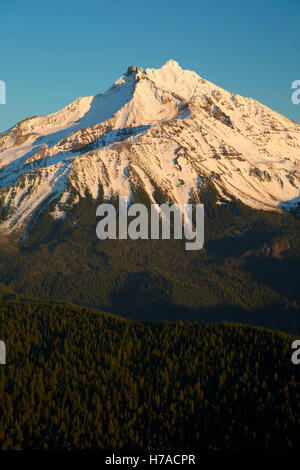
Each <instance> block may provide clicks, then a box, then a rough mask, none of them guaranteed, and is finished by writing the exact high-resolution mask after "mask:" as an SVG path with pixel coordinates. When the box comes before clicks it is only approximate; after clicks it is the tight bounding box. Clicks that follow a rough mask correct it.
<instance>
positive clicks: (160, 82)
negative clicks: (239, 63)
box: [0, 60, 300, 231]
mask: <svg viewBox="0 0 300 470" xmlns="http://www.w3.org/2000/svg"><path fill="white" fill-rule="evenodd" d="M299 170H300V125H299V124H296V123H294V122H293V121H291V120H289V119H287V118H285V117H284V116H281V115H280V114H278V113H276V112H275V111H272V110H271V109H269V108H267V107H266V106H264V105H262V104H260V103H258V102H257V101H255V100H253V99H250V98H244V97H242V96H239V95H237V94H234V93H230V92H228V91H225V90H223V89H221V88H220V87H218V86H216V85H214V84H213V83H210V82H208V81H207V80H205V79H203V78H201V77H199V76H198V75H197V74H196V73H194V72H192V71H189V70H183V69H182V68H181V67H180V66H179V65H178V63H177V62H175V61H174V60H169V61H168V62H166V64H165V65H163V66H162V67H161V68H160V69H153V68H149V69H146V70H144V69H143V68H141V67H136V66H131V67H129V68H128V69H127V71H126V73H124V75H123V76H122V77H120V78H119V79H118V80H117V81H115V83H114V84H113V85H112V86H111V88H109V90H107V91H106V92H105V93H103V94H102V93H101V94H98V95H96V96H89V97H80V98H78V99H77V100H76V101H74V102H73V103H71V104H69V105H68V106H66V107H64V108H62V109H61V110H60V111H58V112H56V113H54V114H50V115H48V116H38V117H32V118H29V119H25V120H24V121H21V122H20V123H18V124H17V125H15V126H14V127H13V128H11V129H10V130H8V131H6V132H4V133H2V134H0V209H1V211H0V214H2V215H0V217H1V218H0V230H5V231H12V230H15V229H22V230H23V229H24V228H25V227H26V226H27V223H28V222H29V221H30V220H32V217H33V216H37V215H38V214H40V213H41V212H42V211H43V210H45V208H46V207H51V208H52V211H51V215H52V217H53V218H54V219H63V218H65V217H67V213H68V208H69V207H70V206H73V205H74V204H76V203H77V202H78V201H79V200H80V199H81V198H84V197H86V196H87V194H89V195H90V196H91V197H92V198H93V199H95V200H96V199H99V201H100V200H101V201H102V200H109V199H111V198H112V197H114V196H118V195H124V196H126V197H127V198H128V199H129V200H133V199H135V197H136V194H137V193H139V194H140V193H141V191H142V192H143V193H144V194H145V195H146V196H147V198H148V200H149V201H151V202H158V199H161V198H165V200H169V201H173V202H177V203H179V204H181V205H182V204H184V203H187V202H189V201H191V200H195V201H199V200H200V202H201V192H202V191H205V188H206V187H207V186H208V185H213V187H214V188H215V190H216V194H217V201H216V202H217V203H218V204H226V203H228V202H230V201H232V200H234V199H239V200H241V201H242V202H243V203H245V204H246V205H248V206H251V207H253V208H257V209H264V210H277V211H279V210H285V209H286V210H287V209H289V208H290V207H293V206H294V205H295V204H297V202H298V201H299V187H300V171H299Z"/></svg>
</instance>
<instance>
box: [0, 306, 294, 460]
mask: <svg viewBox="0 0 300 470" xmlns="http://www.w3.org/2000/svg"><path fill="white" fill-rule="evenodd" d="M0 338H1V339H2V340H5V342H6V349H7V364H6V365H5V366H1V375H0V391H1V409H2V410H3V413H2V416H1V427H0V449H1V450H4V449H44V450H46V449H91V448H94V449H99V448H100V449H116V450H117V449H122V448H127V449H142V450H147V449H149V450H154V449H155V450H159V451H160V452H162V451H167V450H173V451H177V452H178V451H179V450H180V449H183V450H184V451H185V452H187V451H188V450H190V449H193V450H195V449H197V451H199V452H200V451H203V450H208V449H219V450H228V449H229V450H237V449H252V450H255V449H267V450H290V449H294V450H297V449H299V445H300V407H299V403H300V400H299V398H300V389H299V384H300V377H299V374H300V368H299V366H298V367H297V366H294V365H293V364H292V362H291V343H292V341H293V339H294V338H293V337H292V336H288V335H284V334H281V333H275V332H272V331H270V330H265V329H262V328H252V327H248V326H241V325H234V324H228V323H226V324H221V325H200V324H199V323H183V322H180V323H165V324H156V325H149V324H143V323H139V322H137V323H135V322H131V321H125V320H123V319H120V318H119V319H118V318H117V317H114V316H112V315H107V314H103V313H102V312H99V311H96V310H91V309H86V308H83V309H82V308H78V307H72V306H70V305H55V304H38V303H31V304H29V303H27V304H12V303H4V304H0Z"/></svg>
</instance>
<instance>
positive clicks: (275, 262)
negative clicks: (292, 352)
mask: <svg viewBox="0 0 300 470" xmlns="http://www.w3.org/2000/svg"><path fill="white" fill-rule="evenodd" d="M135 196H136V200H138V201H140V202H145V203H146V201H145V200H144V199H143V197H144V196H143V195H141V194H140V195H135ZM201 201H202V202H203V203H204V206H205V242H204V248H203V249H202V250H200V251H189V252H188V251H185V249H184V242H182V241H180V240H104V241H102V240H98V239H97V237H96V231H95V229H96V224H97V220H96V215H95V214H96V206H97V204H96V203H95V201H92V200H91V198H90V197H88V195H87V198H86V199H84V200H82V201H81V202H80V203H78V204H77V205H75V206H74V207H71V208H70V209H69V215H68V218H67V219H66V220H63V221H56V222H54V221H53V218H52V217H51V215H50V213H51V210H53V207H52V206H51V205H50V206H49V208H48V209H47V210H46V211H45V212H43V213H42V214H41V216H40V217H39V218H38V219H37V220H36V221H35V223H34V224H33V226H32V228H31V231H30V232H29V233H27V235H26V237H25V238H24V239H22V240H21V241H19V242H18V243H17V242H14V241H13V240H12V239H9V240H8V239H7V240H3V239H0V283H1V282H2V283H3V284H4V285H5V286H6V288H9V289H11V290H12V291H14V292H17V293H18V294H20V295H21V296H22V297H23V298H25V299H27V300H38V301H40V300H44V301H45V300H46V301H51V302H53V301H54V302H57V303H60V302H66V301H67V302H72V303H75V304H79V305H82V306H90V307H95V308H99V309H102V310H105V311H108V312H113V313H115V314H117V315H122V316H125V317H129V318H134V319H137V320H150V321H153V320H154V321H155V320H187V319H188V320H205V321H213V322H214V321H222V320H228V321H234V322H245V323H250V324H253V325H260V326H265V327H268V328H272V329H279V330H281V331H286V332H289V333H298V332H299V331H300V317H299V311H300V296H299V288H298V284H299V282H298V280H299V272H300V243H299V233H300V222H299V220H297V218H296V217H294V216H293V215H285V214H279V213H275V212H273V213H271V212H265V211H259V210H253V209H251V208H249V207H247V206H245V205H244V204H242V203H241V202H239V201H237V200H236V201H235V203H226V204H223V205H219V204H217V203H216V194H215V192H214V190H213V189H212V188H211V189H210V190H208V189H207V188H206V191H205V192H204V193H203V195H202V196H201Z"/></svg>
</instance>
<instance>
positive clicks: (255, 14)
mask: <svg viewBox="0 0 300 470" xmlns="http://www.w3.org/2000/svg"><path fill="white" fill-rule="evenodd" d="M0 15H1V26H0V80H4V81H5V82H6V85H7V104H6V105H0V131H3V130H6V129H7V128H8V127H10V126H12V125H13V124H15V123H16V122H18V121H19V120H21V119H23V118H25V117H29V116H32V115H38V114H49V113H51V112H55V111H57V110H58V109H59V108H61V107H63V106H64V105H66V104H68V103H70V102H71V101H73V100H74V99H76V98H77V97H78V96H85V95H94V94H96V93H99V92H102V91H105V90H106V89H107V88H108V87H109V86H110V85H111V83H112V82H113V81H114V80H115V79H117V78H118V77H119V76H121V75H122V73H123V72H124V71H126V69H127V67H128V65H140V66H142V67H144V68H146V67H159V66H161V65H162V64H163V63H164V62H165V61H166V60H168V59H174V60H177V61H178V62H179V64H180V65H181V66H182V67H183V68H188V69H191V70H194V71H195V72H197V73H198V74H199V75H201V76H202V77H204V78H207V79H208V80H210V81H212V82H214V83H216V84H218V85H220V86H222V87H223V88H226V89H227V90H229V91H233V92H237V93H240V94H242V95H244V96H250V97H252V98H255V99H258V100H259V101H261V102H263V103H264V104H266V105H268V106H270V107H271V108H273V109H275V110H276V111H278V112H281V113H283V114H285V115H287V116H288V117H290V118H292V119H294V120H295V121H298V122H300V104H299V105H293V104H292V103H291V98H290V97H291V88H290V87H291V83H292V82H293V81H294V80H297V79H300V66H299V64H300V34H299V32H300V28H299V21H300V2H299V0H260V1H258V0H251V1H248V0H239V1H237V0H226V1H225V0H210V1H209V0H206V1H201V0H195V1H194V0H186V1H182V0H180V1H177V0H172V1H171V0H161V1H157V0H152V1H151V0H150V1H142V0H140V1H132V0H126V1H125V0H123V1H119V0H114V1H105V2H104V1H101V0H84V1H76V0H72V1H70V0H60V1H58V0H51V1H45V2H43V1H41V0H39V1H36V0H33V1H30V0H28V1H24V0H22V1H21V0H16V1H12V0H1V5H0Z"/></svg>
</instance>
